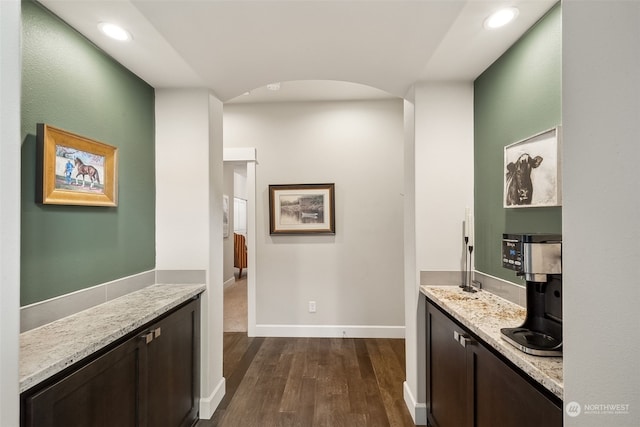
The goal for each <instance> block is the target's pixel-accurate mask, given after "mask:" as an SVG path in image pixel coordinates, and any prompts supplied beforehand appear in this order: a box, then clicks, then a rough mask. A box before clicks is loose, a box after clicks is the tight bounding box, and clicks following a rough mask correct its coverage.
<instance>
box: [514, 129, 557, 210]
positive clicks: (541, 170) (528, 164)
mask: <svg viewBox="0 0 640 427" xmlns="http://www.w3.org/2000/svg"><path fill="white" fill-rule="evenodd" d="M560 168H561V159H560V127H559V126H558V127H555V128H553V129H549V130H547V131H544V132H541V133H539V134H536V135H533V136H531V137H529V138H526V139H524V140H522V141H518V142H516V143H513V144H510V145H507V146H506V147H504V171H503V172H504V197H503V201H504V207H505V208H532V207H548V206H561V205H562V183H561V170H560Z"/></svg>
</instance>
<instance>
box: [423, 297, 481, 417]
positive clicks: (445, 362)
mask: <svg viewBox="0 0 640 427" xmlns="http://www.w3.org/2000/svg"><path fill="white" fill-rule="evenodd" d="M462 332H463V331H462V330H461V329H460V328H459V327H457V326H456V325H455V324H454V323H453V322H452V321H451V320H450V319H449V318H447V317H446V316H445V315H444V314H442V313H441V312H440V311H439V310H438V309H437V308H435V307H434V306H433V305H432V304H430V303H428V304H427V411H428V420H429V423H430V425H433V426H436V427H464V426H469V425H470V423H471V413H470V408H472V405H473V395H472V394H471V393H470V391H471V390H470V387H469V384H468V382H467V378H468V377H467V366H468V361H467V351H466V348H465V347H463V345H462V344H461V343H460V340H459V339H456V336H458V334H461V333H462Z"/></svg>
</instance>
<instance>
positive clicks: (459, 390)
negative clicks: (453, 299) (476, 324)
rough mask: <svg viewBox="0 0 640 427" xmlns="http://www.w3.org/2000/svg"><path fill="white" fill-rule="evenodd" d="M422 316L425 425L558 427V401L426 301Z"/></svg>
mask: <svg viewBox="0 0 640 427" xmlns="http://www.w3.org/2000/svg"><path fill="white" fill-rule="evenodd" d="M426 313H427V319H426V320H427V322H426V326H427V337H426V338H427V340H426V341H427V419H428V422H429V425H431V426H435V427H465V426H468V427H495V426H500V427H512V426H513V427H529V426H531V427H534V426H536V427H538V426H546V427H554V426H562V409H561V402H560V401H559V399H557V398H555V397H554V396H551V395H550V393H547V392H545V391H544V390H542V386H540V385H538V386H536V385H535V384H534V383H533V382H532V380H530V379H527V378H528V377H527V375H526V374H525V373H523V372H521V371H519V370H518V368H516V367H515V366H511V365H509V364H508V362H507V361H505V360H502V359H501V358H500V357H499V356H498V355H497V354H494V353H493V352H492V351H490V350H489V349H488V348H487V347H486V346H485V344H484V343H482V342H481V341H480V340H479V339H478V338H477V337H475V336H474V335H473V334H471V333H470V332H469V331H468V330H467V329H466V328H464V327H462V326H461V325H460V324H458V323H457V322H456V321H454V320H453V319H451V318H449V317H448V316H447V315H445V314H444V313H443V312H442V311H441V310H440V309H439V308H437V307H436V306H435V305H434V304H432V303H431V302H429V301H428V300H427V309H426Z"/></svg>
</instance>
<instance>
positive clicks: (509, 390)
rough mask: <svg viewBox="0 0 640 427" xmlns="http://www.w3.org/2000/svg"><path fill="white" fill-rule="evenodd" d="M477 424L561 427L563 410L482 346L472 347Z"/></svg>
mask: <svg viewBox="0 0 640 427" xmlns="http://www.w3.org/2000/svg"><path fill="white" fill-rule="evenodd" d="M473 353H474V355H473V364H474V369H473V372H474V386H473V387H474V389H475V396H476V399H475V402H476V407H475V419H476V423H475V426H476V427H495V426H500V427H540V426H545V427H554V426H558V427H560V426H562V409H561V408H560V407H558V406H556V405H555V404H554V403H553V402H552V401H551V400H549V399H548V398H547V397H546V396H545V395H544V394H542V393H541V392H540V391H538V390H537V389H536V388H535V387H534V386H533V385H531V384H530V383H529V382H527V381H526V380H525V379H524V378H522V377H521V376H520V375H519V374H518V373H517V372H515V371H514V370H513V369H512V368H511V367H509V366H508V365H507V364H506V363H504V362H503V361H502V360H500V359H498V357H496V356H495V355H494V354H493V353H491V352H490V351H489V350H487V349H486V348H484V347H483V346H481V345H477V346H473Z"/></svg>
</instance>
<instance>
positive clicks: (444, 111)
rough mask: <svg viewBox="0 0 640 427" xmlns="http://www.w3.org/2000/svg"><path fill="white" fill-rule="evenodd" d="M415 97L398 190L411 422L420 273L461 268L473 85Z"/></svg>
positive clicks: (417, 371) (418, 361) (421, 392)
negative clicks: (402, 209)
mask: <svg viewBox="0 0 640 427" xmlns="http://www.w3.org/2000/svg"><path fill="white" fill-rule="evenodd" d="M414 99H415V105H414V107H413V110H414V117H413V118H412V117H410V116H409V117H407V118H406V122H407V124H406V132H407V136H406V138H405V139H406V150H407V153H406V154H405V158H406V160H405V161H406V162H407V163H410V162H413V164H411V165H410V166H407V168H408V170H407V176H406V179H407V183H406V188H405V191H406V192H407V193H408V194H409V197H407V199H406V202H405V209H407V210H408V212H406V213H405V221H407V225H406V231H405V239H406V241H405V252H406V259H405V268H406V270H405V275H406V278H405V280H406V282H405V291H404V292H405V307H406V308H405V309H406V313H405V322H406V325H407V336H406V349H407V366H406V371H407V380H406V382H405V385H404V387H405V389H404V398H405V402H406V403H407V406H408V407H409V410H410V412H411V413H412V416H413V418H414V421H416V422H417V423H418V424H426V406H425V402H426V372H425V364H426V355H425V307H424V299H423V298H422V297H421V296H420V291H419V288H420V283H419V281H420V271H447V272H455V271H461V270H462V267H463V266H462V263H463V262H464V257H463V256H462V254H463V250H462V243H463V241H462V221H463V220H464V213H465V207H467V206H469V207H472V206H473V84H472V83H470V82H465V83H429V84H427V83H425V84H419V85H416V86H415V88H414ZM413 129H415V131H414V134H413V136H412V135H411V131H412V130H413ZM412 138H413V139H412ZM411 152H413V153H414V155H413V156H412V155H411ZM409 168H412V169H413V176H412V172H411V170H410V169H409ZM412 179H413V182H412V181H411V180H412ZM412 187H413V188H412ZM412 191H414V194H413V197H414V199H413V200H412V199H411V192H412ZM411 221H413V224H411ZM412 225H413V227H412ZM412 231H413V233H414V235H413V236H411V235H410V234H411V232H412ZM411 269H413V270H411Z"/></svg>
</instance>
